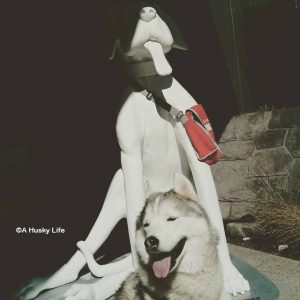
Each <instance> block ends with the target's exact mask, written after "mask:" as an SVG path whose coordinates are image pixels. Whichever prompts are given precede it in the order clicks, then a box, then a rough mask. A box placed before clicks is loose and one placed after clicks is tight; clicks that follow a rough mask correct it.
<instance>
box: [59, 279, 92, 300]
mask: <svg viewBox="0 0 300 300" xmlns="http://www.w3.org/2000/svg"><path fill="white" fill-rule="evenodd" d="M64 297H65V300H95V294H94V290H93V287H92V285H91V284H78V283H76V284H73V285H72V286H71V287H70V288H69V289H68V290H67V291H66V292H65V294H64Z"/></svg>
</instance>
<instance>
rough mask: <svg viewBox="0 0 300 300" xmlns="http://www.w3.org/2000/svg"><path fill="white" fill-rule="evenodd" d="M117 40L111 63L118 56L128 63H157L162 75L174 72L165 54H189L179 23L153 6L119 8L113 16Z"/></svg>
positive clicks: (129, 5)
mask: <svg viewBox="0 0 300 300" xmlns="http://www.w3.org/2000/svg"><path fill="white" fill-rule="evenodd" d="M111 21H112V26H113V30H114V33H115V40H114V43H113V49H112V52H111V56H110V59H113V58H115V57H116V56H118V57H120V58H121V59H123V60H124V61H125V62H127V63H137V62H145V61H151V60H153V63H154V66H155V69H156V71H157V73H158V74H160V75H168V74H170V73H171V72H172V68H171V66H170V65H169V63H168V61H167V60H166V59H165V56H164V54H165V53H167V52H169V51H170V50H171V49H172V48H177V49H181V50H187V46H186V44H185V42H184V40H183V39H182V36H181V34H180V32H179V29H178V27H177V25H176V24H175V22H174V21H173V20H172V19H171V18H170V17H169V16H168V15H167V14H166V13H165V12H163V10H162V9H161V8H160V7H158V6H157V5H156V4H151V3H150V2H131V3H129V4H125V5H122V6H120V7H117V8H115V9H114V10H113V11H112V14H111Z"/></svg>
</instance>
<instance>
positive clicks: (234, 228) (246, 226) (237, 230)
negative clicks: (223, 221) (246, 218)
mask: <svg viewBox="0 0 300 300" xmlns="http://www.w3.org/2000/svg"><path fill="white" fill-rule="evenodd" d="M256 232H257V224H256V223H253V222H251V223H228V224H227V225H226V233H227V234H228V235H229V236H230V237H231V238H236V239H242V238H244V237H252V236H254V235H255V233H256Z"/></svg>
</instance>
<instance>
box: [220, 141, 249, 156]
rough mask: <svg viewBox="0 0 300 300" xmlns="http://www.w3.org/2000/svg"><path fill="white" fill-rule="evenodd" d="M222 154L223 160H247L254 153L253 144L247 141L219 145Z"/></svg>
mask: <svg viewBox="0 0 300 300" xmlns="http://www.w3.org/2000/svg"><path fill="white" fill-rule="evenodd" d="M219 146H220V148H221V151H222V153H223V158H222V159H223V160H239V159H247V158H248V157H249V156H250V155H251V154H252V152H253V151H254V148H255V146H254V142H253V141H252V140H249V141H230V142H226V143H220V144H219Z"/></svg>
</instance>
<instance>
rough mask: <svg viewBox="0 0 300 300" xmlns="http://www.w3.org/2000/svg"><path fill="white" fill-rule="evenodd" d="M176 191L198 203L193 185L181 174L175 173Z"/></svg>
mask: <svg viewBox="0 0 300 300" xmlns="http://www.w3.org/2000/svg"><path fill="white" fill-rule="evenodd" d="M174 191H175V192H176V193H178V194H181V195H183V196H185V197H187V198H190V199H192V200H194V201H197V194H196V192H195V190H194V187H193V185H192V183H191V182H190V181H189V180H188V179H187V178H186V177H185V176H184V175H182V174H181V173H175V176H174Z"/></svg>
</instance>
